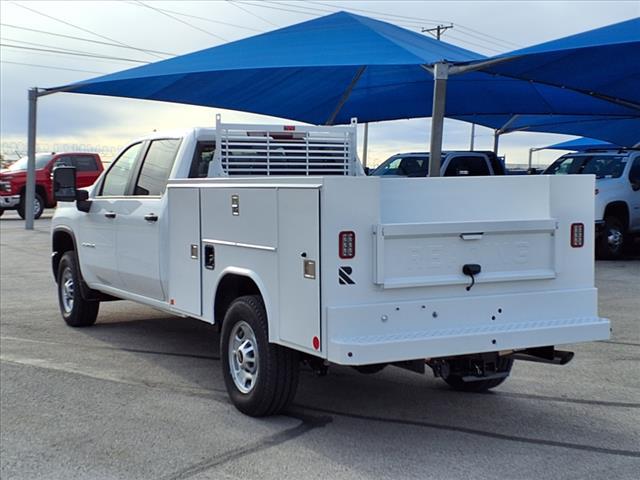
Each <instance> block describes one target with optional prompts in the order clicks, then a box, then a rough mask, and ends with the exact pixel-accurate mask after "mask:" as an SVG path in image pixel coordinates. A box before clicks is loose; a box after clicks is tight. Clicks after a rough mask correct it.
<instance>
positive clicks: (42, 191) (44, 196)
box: [20, 183, 47, 202]
mask: <svg viewBox="0 0 640 480" xmlns="http://www.w3.org/2000/svg"><path fill="white" fill-rule="evenodd" d="M36 193H37V194H38V195H40V196H41V197H42V199H43V200H44V201H45V202H46V201H47V191H46V190H45V188H44V187H43V186H42V185H40V184H39V183H36ZM26 194H27V187H26V186H24V187H22V189H21V190H20V195H26Z"/></svg>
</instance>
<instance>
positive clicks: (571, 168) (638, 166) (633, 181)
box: [544, 149, 640, 259]
mask: <svg viewBox="0 0 640 480" xmlns="http://www.w3.org/2000/svg"><path fill="white" fill-rule="evenodd" d="M544 173H545V174H546V175H562V174H584V175H589V174H590V175H595V177H596V188H595V193H596V196H595V225H596V254H597V255H598V257H599V258H605V259H617V258H620V257H621V256H622V255H623V254H624V252H625V249H626V247H627V246H629V245H632V244H633V241H632V240H633V239H632V237H633V236H635V235H640V150H625V149H607V150H588V151H586V152H581V153H568V154H566V155H563V156H561V157H560V158H558V159H557V160H556V161H555V162H553V163H552V164H551V165H550V166H549V167H548V168H547V169H546V170H545V171H544ZM630 248H631V247H630Z"/></svg>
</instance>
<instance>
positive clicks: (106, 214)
mask: <svg viewBox="0 0 640 480" xmlns="http://www.w3.org/2000/svg"><path fill="white" fill-rule="evenodd" d="M104 216H105V217H107V218H116V212H107V213H105V214H104Z"/></svg>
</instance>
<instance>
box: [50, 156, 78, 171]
mask: <svg viewBox="0 0 640 480" xmlns="http://www.w3.org/2000/svg"><path fill="white" fill-rule="evenodd" d="M53 166H54V168H55V167H74V166H75V165H74V164H73V160H72V157H69V156H66V157H59V158H56V162H55V163H54V164H53Z"/></svg>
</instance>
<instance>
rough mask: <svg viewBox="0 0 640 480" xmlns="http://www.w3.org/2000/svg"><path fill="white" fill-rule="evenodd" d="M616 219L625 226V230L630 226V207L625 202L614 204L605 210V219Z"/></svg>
mask: <svg viewBox="0 0 640 480" xmlns="http://www.w3.org/2000/svg"><path fill="white" fill-rule="evenodd" d="M607 217H616V218H617V219H618V220H620V221H621V222H622V223H623V224H624V228H625V230H626V229H627V227H628V226H629V207H628V206H627V204H626V203H625V202H613V203H610V204H609V205H607V208H605V210H604V218H605V219H606V218H607Z"/></svg>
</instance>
